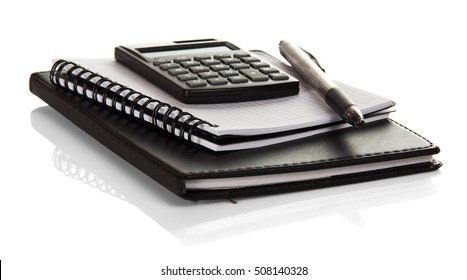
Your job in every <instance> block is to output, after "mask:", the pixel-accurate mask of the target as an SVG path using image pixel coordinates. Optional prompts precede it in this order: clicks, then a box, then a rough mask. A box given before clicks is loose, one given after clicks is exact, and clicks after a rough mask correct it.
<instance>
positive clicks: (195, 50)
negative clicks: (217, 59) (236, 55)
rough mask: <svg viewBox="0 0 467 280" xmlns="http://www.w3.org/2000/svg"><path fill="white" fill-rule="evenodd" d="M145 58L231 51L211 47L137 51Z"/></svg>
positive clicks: (224, 47)
mask: <svg viewBox="0 0 467 280" xmlns="http://www.w3.org/2000/svg"><path fill="white" fill-rule="evenodd" d="M138 51H139V52H140V53H141V54H142V55H144V56H145V57H160V56H174V55H185V54H197V53H208V52H219V53H221V52H226V51H231V49H230V48H228V47H227V46H213V47H201V48H189V49H177V50H161V51H146V50H144V49H139V50H138Z"/></svg>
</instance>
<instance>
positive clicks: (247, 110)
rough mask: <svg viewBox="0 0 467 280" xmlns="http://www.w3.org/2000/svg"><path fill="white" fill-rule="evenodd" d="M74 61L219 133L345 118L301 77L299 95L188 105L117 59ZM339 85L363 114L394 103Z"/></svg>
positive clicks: (245, 132)
mask: <svg viewBox="0 0 467 280" xmlns="http://www.w3.org/2000/svg"><path fill="white" fill-rule="evenodd" d="M260 58H261V59H262V60H265V61H267V62H269V63H270V64H272V65H273V66H275V67H277V68H279V69H281V70H283V71H285V72H288V73H289V74H292V75H293V76H295V77H298V76H297V75H296V73H294V72H293V71H292V68H291V67H289V66H287V65H285V64H283V63H281V62H279V61H276V60H271V59H269V58H268V57H263V56H260ZM71 61H74V62H75V63H77V64H80V65H81V66H83V67H85V68H88V69H90V70H91V71H93V72H97V73H99V74H101V75H103V76H105V77H108V78H110V79H111V80H113V81H115V82H118V83H120V84H123V85H125V86H127V87H130V88H132V89H134V90H136V91H139V92H141V93H143V94H145V95H147V96H149V97H152V98H155V99H158V100H161V101H163V102H166V103H169V104H171V105H172V106H176V107H178V108H180V109H182V110H183V111H186V112H189V113H191V114H193V115H194V116H196V117H198V118H200V119H203V120H206V121H208V122H210V123H211V124H215V125H217V126H216V127H210V126H205V127H202V128H203V129H205V130H207V131H209V132H211V133H213V134H215V135H257V134H265V133H272V132H279V131H287V130H293V129H298V128H304V127H312V126H316V125H322V124H327V123H330V122H334V121H339V120H341V118H340V116H338V115H337V114H336V113H335V112H334V111H332V109H330V108H329V107H328V106H327V105H326V104H325V102H324V100H323V99H322V98H321V96H319V94H318V93H317V92H316V91H315V90H314V89H313V88H311V87H310V86H309V85H308V84H307V83H306V82H304V81H302V80H300V79H299V80H300V93H299V94H298V95H295V96H289V97H282V98H274V99H268V100H259V101H249V102H236V103H222V104H185V103H182V102H180V101H178V100H177V99H175V98H174V97H172V96H171V95H169V94H168V93H166V92H165V91H164V90H162V89H160V88H159V87H157V86H155V85H154V84H152V83H150V82H149V81H147V80H146V79H144V78H143V77H141V76H139V75H138V74H136V73H134V72H132V71H131V70H130V69H129V68H127V67H125V66H123V65H121V64H119V63H118V62H116V61H115V60H113V59H72V60H71ZM298 78H299V77H298ZM339 85H340V86H341V87H342V88H343V89H344V90H345V91H346V92H347V93H348V95H349V96H350V98H351V99H353V100H354V102H355V103H356V104H357V106H358V107H359V108H360V110H361V111H362V113H363V114H367V113H370V112H374V111H378V110H381V109H384V108H387V107H389V106H391V104H392V101H391V100H390V99H387V98H384V97H381V96H378V95H375V94H371V93H368V92H364V91H362V90H359V89H358V90H357V89H355V88H352V87H349V86H346V85H342V84H339Z"/></svg>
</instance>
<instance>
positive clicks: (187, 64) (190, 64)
mask: <svg viewBox="0 0 467 280" xmlns="http://www.w3.org/2000/svg"><path fill="white" fill-rule="evenodd" d="M180 65H181V66H182V67H185V68H188V67H193V66H200V65H201V64H200V63H199V62H198V61H192V60H190V61H183V62H180Z"/></svg>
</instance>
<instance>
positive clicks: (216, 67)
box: [209, 64, 230, 72]
mask: <svg viewBox="0 0 467 280" xmlns="http://www.w3.org/2000/svg"><path fill="white" fill-rule="evenodd" d="M209 69H211V70H212V71H216V72H217V71H223V70H229V69H230V68H229V66H227V65H223V64H219V65H211V66H209Z"/></svg>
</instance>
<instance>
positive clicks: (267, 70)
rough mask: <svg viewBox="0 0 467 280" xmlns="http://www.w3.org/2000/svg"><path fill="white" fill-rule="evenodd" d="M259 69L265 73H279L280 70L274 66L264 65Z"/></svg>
mask: <svg viewBox="0 0 467 280" xmlns="http://www.w3.org/2000/svg"><path fill="white" fill-rule="evenodd" d="M259 71H260V72H261V73H263V74H271V73H279V70H277V69H276V68H274V67H264V68H261V69H259Z"/></svg>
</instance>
